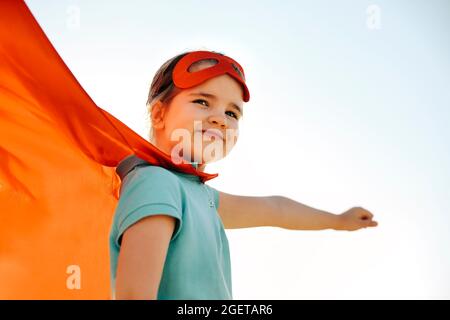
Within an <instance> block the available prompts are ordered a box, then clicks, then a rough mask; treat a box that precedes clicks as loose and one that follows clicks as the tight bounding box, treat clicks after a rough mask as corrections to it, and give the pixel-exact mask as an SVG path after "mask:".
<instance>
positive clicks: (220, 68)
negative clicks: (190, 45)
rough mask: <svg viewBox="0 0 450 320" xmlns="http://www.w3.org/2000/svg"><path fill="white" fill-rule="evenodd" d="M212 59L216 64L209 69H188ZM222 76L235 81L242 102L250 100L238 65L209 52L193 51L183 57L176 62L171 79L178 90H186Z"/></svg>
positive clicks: (231, 60) (242, 70)
mask: <svg viewBox="0 0 450 320" xmlns="http://www.w3.org/2000/svg"><path fill="white" fill-rule="evenodd" d="M206 59H214V60H216V61H217V63H216V64H215V65H213V66H211V67H208V68H205V69H202V70H199V71H195V72H190V71H189V67H190V66H191V65H192V64H193V63H195V62H198V61H201V60H206ZM222 74H229V75H230V76H232V77H233V78H234V79H236V80H237V81H238V82H239V83H240V84H241V85H242V88H243V90H244V97H243V100H244V102H248V101H249V100H250V92H249V90H248V88H247V85H246V84H245V74H244V69H243V68H242V67H241V65H240V64H239V63H237V62H236V61H235V60H233V59H231V58H230V57H227V56H224V55H221V54H218V53H215V52H210V51H194V52H190V53H188V54H187V55H185V56H184V57H183V58H181V59H180V61H178V63H177V64H176V65H175V68H174V69H173V73H172V78H173V83H174V84H175V86H177V87H178V88H180V89H187V88H192V87H195V86H198V85H199V84H201V83H203V82H205V81H206V80H209V79H211V78H214V77H217V76H220V75H222Z"/></svg>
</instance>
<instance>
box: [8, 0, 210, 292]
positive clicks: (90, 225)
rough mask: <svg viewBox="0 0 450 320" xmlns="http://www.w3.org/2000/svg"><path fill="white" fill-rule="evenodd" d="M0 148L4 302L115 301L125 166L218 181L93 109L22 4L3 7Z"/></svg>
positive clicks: (114, 119)
mask: <svg viewBox="0 0 450 320" xmlns="http://www.w3.org/2000/svg"><path fill="white" fill-rule="evenodd" d="M0 139H1V144H0V299H109V298H110V297H111V295H110V283H109V281H110V280H109V279H110V278H109V272H110V270H109V251H108V250H109V249H108V236H109V228H110V224H111V223H112V217H113V213H114V210H115V207H116V205H117V201H118V190H119V188H120V178H119V177H118V176H117V174H116V172H115V169H116V166H117V165H118V163H119V162H120V161H121V160H123V159H124V158H125V157H126V156H128V155H130V154H135V155H137V156H138V157H140V158H142V159H144V160H146V161H148V162H150V163H151V164H154V165H159V166H163V167H166V168H168V169H171V170H177V171H181V172H185V173H191V174H196V175H198V176H199V177H200V178H201V179H202V181H207V180H209V179H212V178H214V177H216V176H217V174H208V173H204V172H200V171H197V170H196V169H195V168H194V167H192V166H191V165H190V164H181V165H176V164H174V163H173V162H172V161H171V159H170V157H169V156H168V155H167V154H165V153H163V152H162V151H160V150H159V149H157V148H156V147H155V146H153V145H152V144H150V143H149V142H148V141H146V140H145V139H143V138H142V137H141V136H139V135H138V134H136V133H135V132H134V131H133V130H131V129H130V128H129V127H127V126H126V125H125V124H123V123H122V122H120V121H119V120H118V119H116V118H114V117H113V116H112V115H110V114H109V113H108V112H106V111H104V110H102V109H101V108H99V107H98V106H96V105H95V103H94V102H93V101H92V99H91V98H90V97H89V96H88V94H87V93H86V92H85V91H84V90H83V88H82V87H81V86H80V84H79V83H78V82H77V80H76V79H75V77H74V76H73V75H72V73H71V72H70V70H69V69H68V68H67V66H66V65H65V64H64V62H63V61H62V59H61V58H60V57H59V55H58V53H57V52H56V50H55V49H54V48H53V47H52V45H51V43H50V42H49V40H48V39H47V37H46V36H45V34H44V32H43V31H42V29H41V28H40V27H39V25H38V23H37V22H36V20H35V19H34V17H33V15H32V14H31V12H30V11H29V9H28V8H27V6H26V5H25V3H24V2H22V1H17V0H2V1H0ZM72 266H75V267H72ZM72 268H75V269H72ZM78 271H79V272H78ZM74 276H79V278H77V279H78V280H79V284H80V285H81V286H80V288H77V287H76V286H75V287H73V285H71V283H72V282H71V281H73V280H74V278H73V277H74ZM72 284H73V283H72Z"/></svg>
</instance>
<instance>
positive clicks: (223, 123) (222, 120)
mask: <svg viewBox="0 0 450 320" xmlns="http://www.w3.org/2000/svg"><path fill="white" fill-rule="evenodd" d="M208 121H209V122H210V123H212V124H214V125H215V126H219V127H220V128H221V129H226V128H227V118H226V116H225V115H218V114H214V115H211V116H209V118H208Z"/></svg>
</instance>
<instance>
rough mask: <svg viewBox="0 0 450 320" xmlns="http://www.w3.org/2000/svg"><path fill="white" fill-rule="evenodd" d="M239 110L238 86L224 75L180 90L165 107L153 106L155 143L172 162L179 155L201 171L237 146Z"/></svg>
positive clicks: (240, 90) (204, 63) (241, 108)
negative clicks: (196, 163) (196, 164)
mask: <svg viewBox="0 0 450 320" xmlns="http://www.w3.org/2000/svg"><path fill="white" fill-rule="evenodd" d="M208 66H211V63H207V62H202V63H200V64H198V65H197V66H195V68H196V69H198V70H201V69H202V68H206V67H208ZM190 71H197V70H195V69H194V70H190ZM242 111H243V90H242V87H241V85H240V84H239V83H238V82H237V81H236V80H235V79H233V78H232V77H231V76H229V75H227V74H225V75H220V76H217V77H215V78H212V79H209V80H207V81H205V82H203V83H202V84H200V85H198V86H196V87H193V88H189V89H184V90H180V91H179V93H178V94H177V95H176V96H175V97H174V98H173V99H171V100H170V102H169V104H168V105H165V104H163V103H161V102H157V103H156V104H155V105H154V106H153V109H152V113H151V118H152V126H153V130H154V144H155V145H156V146H157V147H158V148H159V149H161V150H162V151H164V152H165V153H167V154H169V155H171V156H172V159H173V160H177V159H174V157H175V158H176V157H177V155H179V157H180V158H179V159H181V160H183V161H184V160H185V161H189V162H192V161H196V162H199V166H198V170H200V171H203V170H204V168H205V165H206V164H207V163H211V162H214V161H217V160H219V159H221V158H223V157H225V156H226V155H227V154H228V153H229V152H230V151H231V149H232V148H233V147H234V145H235V144H236V142H237V139H238V133H239V120H240V118H241V117H242V115H243V113H242ZM222 137H223V139H222Z"/></svg>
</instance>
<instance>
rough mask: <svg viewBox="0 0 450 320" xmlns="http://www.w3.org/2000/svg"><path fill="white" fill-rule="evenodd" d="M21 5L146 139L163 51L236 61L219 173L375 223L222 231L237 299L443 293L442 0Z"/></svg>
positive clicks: (447, 211) (446, 114)
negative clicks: (232, 130) (237, 111)
mask: <svg viewBox="0 0 450 320" xmlns="http://www.w3.org/2000/svg"><path fill="white" fill-rule="evenodd" d="M26 3H27V4H28V6H29V7H30V9H31V11H32V12H33V14H34V15H35V17H36V18H37V20H38V22H39V23H40V24H41V26H42V27H43V29H44V31H45V32H46V34H47V35H48V37H49V38H50V40H51V41H52V43H53V45H54V46H55V47H56V49H57V50H58V52H59V53H60V55H61V56H62V58H63V59H64V61H65V62H66V64H67V65H68V66H69V68H70V69H71V70H72V72H73V73H74V74H75V76H76V77H77V79H78V80H79V81H80V83H81V84H82V85H83V87H84V88H85V89H86V91H87V92H88V93H89V94H90V95H91V97H92V98H93V99H94V101H95V102H96V103H97V105H99V106H100V107H101V108H103V109H105V110H107V111H109V112H110V113H112V114H113V115H115V116H116V117H117V118H119V119H120V120H122V121H123V122H124V123H126V124H127V125H128V126H130V127H131V128H132V129H134V130H135V131H136V132H138V133H139V134H141V135H142V136H143V137H145V136H146V134H147V133H146V131H147V130H148V125H147V123H146V118H145V101H146V98H147V93H148V87H149V85H150V82H151V79H152V77H153V75H154V73H155V72H156V70H157V69H158V67H159V66H160V65H161V64H162V63H163V62H164V61H166V60H167V59H169V58H170V57H172V56H174V55H176V54H178V53H180V52H183V51H185V50H194V49H208V50H215V51H220V52H223V53H225V54H227V55H229V56H231V57H233V58H235V59H236V60H238V61H239V62H240V63H241V65H242V66H243V67H244V69H245V72H246V76H247V82H248V86H249V89H250V93H251V100H250V102H249V103H248V104H246V105H245V117H244V119H243V120H242V123H241V135H240V140H239V142H238V144H237V146H236V147H235V149H234V150H233V151H232V152H231V153H230V155H229V156H228V157H227V158H226V159H224V160H222V161H219V162H217V163H214V164H212V165H210V166H208V168H207V170H206V171H207V172H211V173H216V172H218V173H219V177H218V178H216V179H213V180H212V181H211V182H210V185H211V186H213V187H215V188H217V189H219V190H222V191H225V192H229V193H235V194H243V195H257V196H264V195H273V194H277V195H283V196H287V197H290V198H292V199H294V200H296V201H299V202H301V203H304V204H307V205H309V206H313V207H316V208H320V209H323V210H327V211H330V212H333V213H341V212H343V211H345V210H347V209H349V208H350V207H352V206H363V207H364V208H366V209H368V210H370V211H371V212H373V213H374V214H375V216H376V219H377V220H378V221H379V223H380V225H379V227H378V228H374V229H370V230H362V231H358V232H354V233H348V232H336V231H320V232H311V231H308V232H306V231H290V230H289V231H288V230H283V229H279V228H255V229H242V230H228V231H227V235H228V237H229V241H230V248H231V254H232V264H233V265H232V272H233V291H234V298H236V299H310V298H311V299H312V298H325V299H328V298H338V299H340V298H342V299H345V298H376V299H377V298H387V299H390V298H425V299H427V298H447V299H448V298H450V271H449V270H450V250H449V244H450V235H449V232H448V229H449V225H450V183H449V181H450V148H449V145H450V125H449V124H450V61H449V60H450V59H449V57H450V22H449V21H450V3H449V2H448V1H443V0H442V1H438V0H432V1H376V2H372V1H356V0H355V1H339V2H338V1H323V0H322V1H283V2H282V3H280V2H279V1H245V2H244V1H226V2H218V1H215V2H212V1H209V2H207V1H189V0H184V1H127V2H124V1H87V0H83V1H81V0H78V1H77V0H63V1H50V0H49V1H42V0H28V1H26ZM371 5H372V6H375V8H376V9H377V10H378V13H379V15H378V20H377V23H378V24H377V26H379V28H378V29H373V24H370V23H369V24H368V21H373V20H371V19H373V17H374V16H373V14H372V13H371V12H372V11H370V10H369V12H368V11H367V10H368V7H369V6H371ZM371 26H372V27H371Z"/></svg>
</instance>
